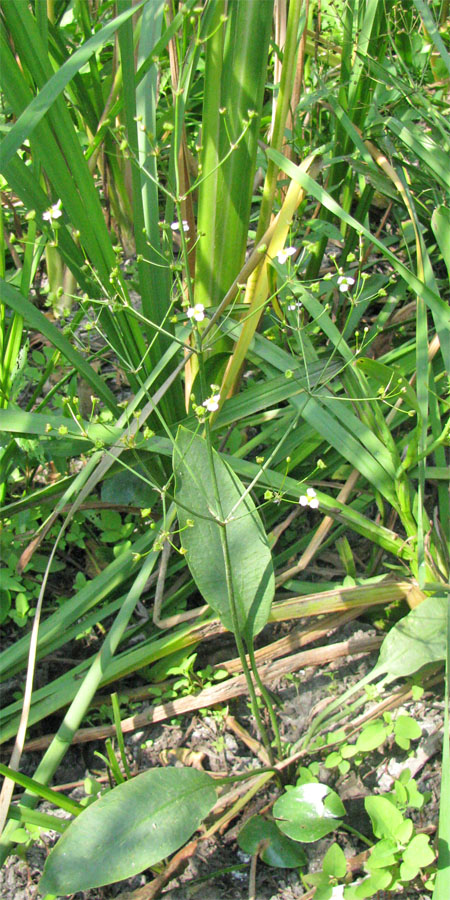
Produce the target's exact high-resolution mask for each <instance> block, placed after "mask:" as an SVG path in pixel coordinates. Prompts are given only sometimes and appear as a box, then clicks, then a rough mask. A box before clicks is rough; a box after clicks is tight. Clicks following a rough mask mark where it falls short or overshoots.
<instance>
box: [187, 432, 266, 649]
mask: <svg viewBox="0 0 450 900" xmlns="http://www.w3.org/2000/svg"><path fill="white" fill-rule="evenodd" d="M212 455H213V460H214V471H215V477H216V482H217V488H218V493H219V497H220V504H221V512H222V514H223V517H224V519H223V520H226V518H227V516H228V515H229V514H230V513H231V511H232V510H233V509H234V507H235V506H236V504H237V503H238V501H239V500H240V498H241V497H242V496H243V494H244V492H245V487H244V485H243V484H242V482H241V481H240V480H239V478H238V477H237V475H235V474H234V472H233V471H232V469H230V467H229V466H228V465H227V464H226V463H225V462H224V460H223V459H222V458H221V457H220V455H219V454H218V453H216V451H215V450H213V451H212ZM173 468H174V473H175V503H176V505H177V510H178V521H179V524H180V528H181V529H182V543H183V547H184V548H185V549H186V550H187V555H186V560H187V563H188V566H189V569H190V571H191V574H192V577H193V579H194V581H195V583H196V585H197V587H198V589H199V591H200V593H201V594H202V596H203V597H204V599H205V600H206V602H207V603H208V604H209V605H210V606H211V608H212V609H213V610H214V611H215V612H216V613H217V614H218V615H219V616H220V619H221V621H222V623H223V625H224V626H225V628H227V629H228V630H229V631H232V632H235V630H236V629H235V627H234V625H233V619H232V615H231V609H230V600H229V597H228V590H227V580H226V569H225V558H224V552H223V548H222V540H221V535H220V531H221V530H222V528H223V529H224V531H225V532H226V537H227V542H228V548H229V556H230V567H231V577H232V583H233V589H234V597H235V601H236V608H237V622H238V624H237V628H238V630H239V632H240V633H241V634H243V635H244V636H245V637H247V638H248V639H251V638H252V637H253V635H255V634H258V632H259V631H261V629H262V628H264V625H265V624H266V622H267V619H268V616H269V612H270V606H271V603H272V599H273V595H274V592H275V580H274V574H273V565H272V556H271V553H270V548H269V544H268V541H267V537H266V534H265V531H264V527H263V524H262V521H261V518H260V516H259V513H258V512H257V510H256V508H255V504H254V503H253V500H252V499H251V497H250V496H249V495H248V494H247V496H246V497H245V498H244V499H243V500H242V502H241V503H240V504H239V506H238V507H237V509H236V510H235V512H234V513H233V516H232V519H231V521H230V522H229V523H228V524H227V525H225V526H221V525H219V524H218V521H217V520H216V518H215V516H216V517H217V519H220V515H219V510H218V508H217V502H216V496H215V492H214V484H213V479H212V472H211V465H210V457H209V453H208V448H207V445H206V441H204V440H203V438H201V437H200V436H199V435H196V434H193V433H192V432H191V431H188V430H187V429H186V428H183V427H180V428H179V429H178V434H177V439H176V442H175V448H174V454H173ZM189 520H191V522H193V523H194V525H193V527H190V526H189V525H188V521H189Z"/></svg>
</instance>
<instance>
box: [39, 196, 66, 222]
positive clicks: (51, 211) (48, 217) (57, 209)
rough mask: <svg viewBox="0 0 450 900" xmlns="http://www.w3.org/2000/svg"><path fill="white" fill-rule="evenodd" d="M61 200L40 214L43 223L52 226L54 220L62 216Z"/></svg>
mask: <svg viewBox="0 0 450 900" xmlns="http://www.w3.org/2000/svg"><path fill="white" fill-rule="evenodd" d="M61 206H62V200H58V202H57V203H54V204H53V206H50V207H49V208H48V209H46V210H45V212H43V213H42V218H43V219H44V221H45V222H50V224H51V225H53V222H54V220H55V219H59V218H60V216H62V209H61Z"/></svg>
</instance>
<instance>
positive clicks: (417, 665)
mask: <svg viewBox="0 0 450 900" xmlns="http://www.w3.org/2000/svg"><path fill="white" fill-rule="evenodd" d="M447 606H448V598H447V597H427V598H426V600H424V601H423V603H420V605H419V606H416V607H415V609H412V610H411V612H410V613H408V615H407V616H405V617H404V618H403V619H401V620H400V622H397V624H396V625H394V627H393V628H391V630H390V632H389V634H387V635H386V637H385V639H384V641H383V643H382V645H381V648H380V655H379V657H378V662H377V664H376V666H375V668H374V669H373V672H372V674H375V673H378V672H386V673H387V675H389V676H390V680H392V679H393V678H399V677H400V676H405V675H411V674H412V673H413V672H418V670H419V669H421V668H422V666H425V665H427V664H428V663H433V662H439V661H440V660H444V659H445V658H446V655H447Z"/></svg>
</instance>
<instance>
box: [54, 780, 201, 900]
mask: <svg viewBox="0 0 450 900" xmlns="http://www.w3.org/2000/svg"><path fill="white" fill-rule="evenodd" d="M215 802H216V790H215V786H214V781H213V779H212V778H210V776H209V775H207V774H206V773H205V772H198V771H197V770H196V769H188V768H184V769H181V768H180V769H173V768H167V769H148V770H147V772H142V774H141V775H137V776H136V778H133V779H132V780H131V781H126V782H124V784H119V785H118V786H117V787H115V788H114V789H113V790H112V791H109V793H107V794H105V795H104V796H103V797H101V798H100V799H99V800H97V801H96V802H95V803H94V804H93V805H92V806H88V807H87V809H85V810H84V811H83V812H82V813H80V815H79V816H77V818H76V819H75V820H74V821H73V822H72V823H71V824H70V826H69V828H68V829H67V831H66V832H65V833H64V834H63V836H62V837H61V838H60V839H59V841H58V843H57V844H56V846H55V848H54V849H53V850H52V852H51V853H50V855H49V857H48V859H47V862H46V863H45V867H44V874H43V876H42V878H41V880H40V883H39V890H40V892H41V893H42V894H46V893H48V894H56V895H60V894H72V893H75V892H76V891H85V890H89V889H90V888H95V887H100V886H101V885H104V884H111V883H112V882H114V881H121V880H122V879H123V878H129V877H130V876H131V875H136V874H137V873H138V872H142V870H143V869H146V868H148V866H153V865H154V864H155V863H157V862H160V860H161V859H164V857H166V856H169V855H170V854H171V853H174V851H175V850H178V849H179V847H181V846H182V845H183V844H184V843H185V842H186V841H187V840H188V839H189V838H190V836H191V835H192V834H193V833H194V831H195V830H196V829H197V828H198V826H199V825H200V823H201V822H202V820H203V819H204V818H205V816H207V815H208V813H209V812H210V810H211V809H212V807H213V806H214V803H215Z"/></svg>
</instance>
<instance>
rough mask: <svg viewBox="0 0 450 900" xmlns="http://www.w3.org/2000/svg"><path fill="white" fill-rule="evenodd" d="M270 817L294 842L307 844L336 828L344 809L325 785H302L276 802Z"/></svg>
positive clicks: (338, 798) (340, 801) (337, 797)
mask: <svg viewBox="0 0 450 900" xmlns="http://www.w3.org/2000/svg"><path fill="white" fill-rule="evenodd" d="M273 814H274V816H275V817H276V818H277V819H279V820H280V821H279V822H278V826H279V828H281V830H282V831H284V833H285V834H287V835H288V836H289V837H291V838H293V839H294V840H295V841H303V842H304V843H311V842H312V841H318V840H319V839H320V838H322V837H325V835H326V834H329V833H330V832H331V831H334V830H335V829H336V828H338V827H339V825H340V824H341V822H340V817H341V816H345V807H344V804H343V803H342V800H341V799H340V797H339V796H338V795H337V794H336V793H335V792H334V791H332V790H330V788H329V787H327V785H326V784H320V783H317V784H302V785H300V786H299V787H295V788H291V789H290V790H288V791H286V793H285V794H283V796H282V797H280V798H279V799H278V800H277V801H276V803H275V805H274V807H273Z"/></svg>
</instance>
